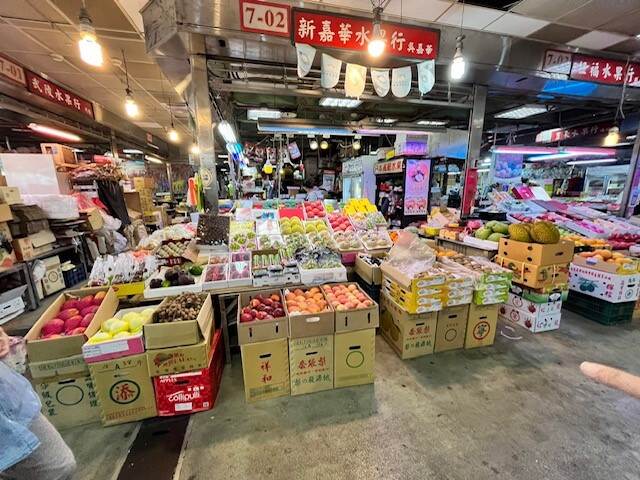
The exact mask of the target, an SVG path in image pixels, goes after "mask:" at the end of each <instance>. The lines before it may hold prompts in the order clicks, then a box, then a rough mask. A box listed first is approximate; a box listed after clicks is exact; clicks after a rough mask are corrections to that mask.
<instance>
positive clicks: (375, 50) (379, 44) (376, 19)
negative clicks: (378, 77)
mask: <svg viewBox="0 0 640 480" xmlns="http://www.w3.org/2000/svg"><path fill="white" fill-rule="evenodd" d="M382 10H383V9H382V7H375V8H374V9H373V31H372V32H371V40H369V44H368V45H367V50H368V51H369V55H371V56H372V57H373V58H377V57H379V56H380V55H382V54H383V53H384V49H385V47H386V44H385V41H384V37H383V36H382V29H381V28H380V22H381V18H380V17H381V15H382Z"/></svg>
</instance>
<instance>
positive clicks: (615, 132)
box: [602, 127, 620, 147]
mask: <svg viewBox="0 0 640 480" xmlns="http://www.w3.org/2000/svg"><path fill="white" fill-rule="evenodd" d="M619 142H620V129H619V128H618V127H611V128H610V129H609V133H608V134H607V136H606V137H604V142H603V144H602V145H603V146H605V147H615V146H616V145H618V143H619Z"/></svg>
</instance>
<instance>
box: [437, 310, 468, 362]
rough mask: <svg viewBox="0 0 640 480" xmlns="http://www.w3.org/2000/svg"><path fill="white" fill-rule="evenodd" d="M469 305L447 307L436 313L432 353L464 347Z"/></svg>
mask: <svg viewBox="0 0 640 480" xmlns="http://www.w3.org/2000/svg"><path fill="white" fill-rule="evenodd" d="M468 316H469V305H459V306H457V307H448V308H445V309H443V310H440V311H439V312H438V326H437V328H436V343H435V347H434V349H433V351H434V352H436V353H437V352H446V351H447V350H455V349H457V348H462V347H464V338H465V333H466V330H467V318H468Z"/></svg>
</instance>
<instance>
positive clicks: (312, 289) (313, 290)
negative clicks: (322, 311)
mask: <svg viewBox="0 0 640 480" xmlns="http://www.w3.org/2000/svg"><path fill="white" fill-rule="evenodd" d="M309 291H310V292H311V293H318V292H319V291H320V289H319V288H318V287H312V288H311V290H309Z"/></svg>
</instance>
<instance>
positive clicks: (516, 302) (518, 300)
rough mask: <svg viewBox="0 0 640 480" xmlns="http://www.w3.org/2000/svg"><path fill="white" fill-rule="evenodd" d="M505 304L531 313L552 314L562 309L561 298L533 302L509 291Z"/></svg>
mask: <svg viewBox="0 0 640 480" xmlns="http://www.w3.org/2000/svg"><path fill="white" fill-rule="evenodd" d="M506 304H507V305H510V306H512V307H514V308H517V309H518V310H524V311H527V312H529V313H531V314H532V315H552V314H554V313H560V312H561V311H562V300H558V301H556V302H546V303H535V302H532V301H530V300H527V299H526V298H524V297H521V296H520V295H516V294H515V293H512V292H509V298H508V300H507V302H506Z"/></svg>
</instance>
